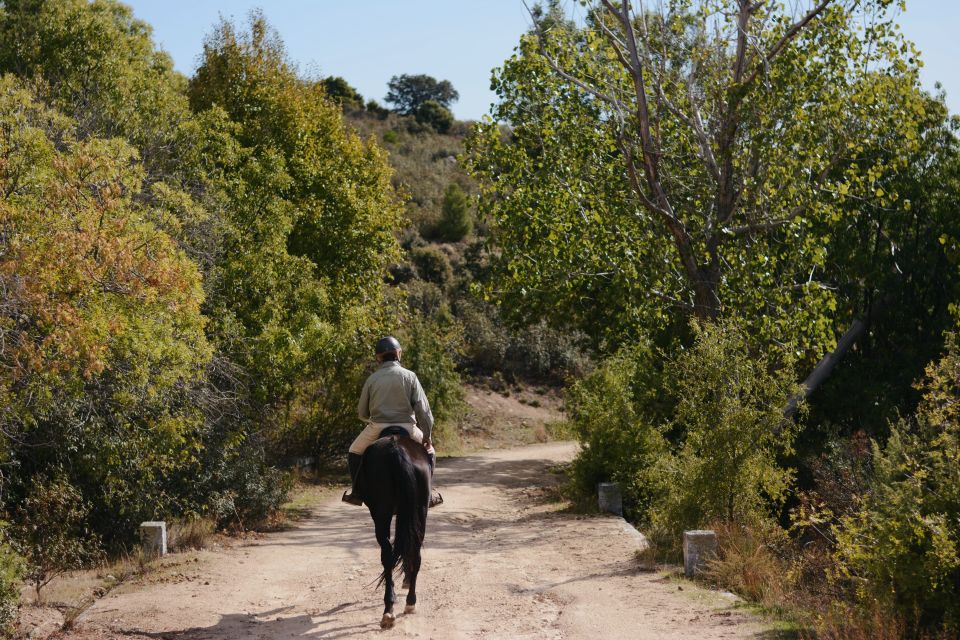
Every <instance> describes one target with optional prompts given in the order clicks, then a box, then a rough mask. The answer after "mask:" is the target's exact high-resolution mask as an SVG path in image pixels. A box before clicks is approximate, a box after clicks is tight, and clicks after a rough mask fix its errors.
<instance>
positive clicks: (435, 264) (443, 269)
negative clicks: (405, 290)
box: [410, 245, 453, 289]
mask: <svg viewBox="0 0 960 640" xmlns="http://www.w3.org/2000/svg"><path fill="white" fill-rule="evenodd" d="M410 260H411V261H412V262H413V264H414V265H415V266H416V267H417V273H418V274H419V275H420V278H422V279H423V280H426V281H427V282H432V283H433V284H435V285H437V286H438V287H440V288H441V289H446V288H448V287H449V286H450V285H451V284H452V283H453V268H452V267H451V266H450V258H448V257H447V255H446V254H445V253H444V252H443V251H442V250H440V248H439V247H436V246H432V245H429V246H426V247H417V248H416V249H414V250H413V251H411V252H410Z"/></svg>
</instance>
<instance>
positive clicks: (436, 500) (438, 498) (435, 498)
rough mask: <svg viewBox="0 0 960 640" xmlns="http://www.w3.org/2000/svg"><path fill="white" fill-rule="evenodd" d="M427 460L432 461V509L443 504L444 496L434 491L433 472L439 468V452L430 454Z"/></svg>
mask: <svg viewBox="0 0 960 640" xmlns="http://www.w3.org/2000/svg"><path fill="white" fill-rule="evenodd" d="M427 458H428V459H429V460H430V505H429V506H430V508H433V507H435V506H437V505H438V504H443V496H442V495H440V492H439V491H434V490H433V470H434V469H435V468H436V466H437V452H436V451H434V452H433V453H428V454H427Z"/></svg>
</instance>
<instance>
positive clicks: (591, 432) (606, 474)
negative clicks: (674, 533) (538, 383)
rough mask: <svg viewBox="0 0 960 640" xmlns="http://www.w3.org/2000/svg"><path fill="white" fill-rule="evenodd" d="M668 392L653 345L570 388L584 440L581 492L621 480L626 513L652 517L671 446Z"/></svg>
mask: <svg viewBox="0 0 960 640" xmlns="http://www.w3.org/2000/svg"><path fill="white" fill-rule="evenodd" d="M661 392H663V393H661ZM666 395H667V394H666V388H665V387H663V386H662V373H661V372H659V371H658V368H657V366H656V360H655V353H654V352H653V350H652V348H651V347H650V346H649V345H648V344H639V345H634V346H632V347H630V348H624V349H623V350H621V351H620V352H618V353H617V354H615V355H613V356H611V357H609V358H607V359H606V360H604V361H603V362H602V363H601V364H600V365H599V366H598V367H597V369H596V370H595V371H593V372H591V373H590V374H589V375H587V376H586V377H584V378H583V379H581V380H579V381H577V382H576V383H575V384H574V385H573V386H572V387H570V389H569V390H568V392H567V411H568V414H569V416H570V419H571V420H572V422H573V425H574V429H575V432H576V435H577V439H578V440H579V441H580V442H581V443H582V444H583V448H582V449H581V450H580V452H579V453H578V454H577V457H576V459H575V460H574V463H573V471H572V478H573V481H574V484H575V486H576V487H577V490H578V491H579V493H580V494H581V495H583V496H593V495H594V494H595V492H596V487H597V483H598V482H618V483H620V485H621V487H622V489H623V496H624V509H625V511H626V513H627V514H628V515H629V516H631V517H633V518H645V517H647V510H648V509H649V506H650V503H651V500H652V499H653V497H654V490H655V488H656V486H657V483H656V477H655V473H654V470H655V468H656V465H657V463H658V461H659V460H660V459H661V458H662V457H663V456H664V455H665V453H666V451H667V442H666V440H665V439H664V436H663V434H662V432H661V427H660V425H661V424H662V419H663V412H664V410H665V409H667V408H668V407H669V400H667V399H666V398H665V396H666Z"/></svg>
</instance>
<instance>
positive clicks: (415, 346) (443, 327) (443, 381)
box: [401, 288, 464, 446]
mask: <svg viewBox="0 0 960 640" xmlns="http://www.w3.org/2000/svg"><path fill="white" fill-rule="evenodd" d="M413 293H414V295H413V296H412V297H411V299H410V307H409V308H410V315H409V316H408V317H407V318H406V319H405V323H404V330H403V331H402V332H401V338H402V341H401V344H403V345H404V350H403V365H404V366H405V367H407V368H408V369H410V370H412V371H414V372H415V373H416V374H417V377H418V378H419V379H420V384H422V385H423V389H424V391H425V392H426V394H427V399H428V400H429V401H430V407H431V409H432V410H433V415H434V418H435V419H436V421H437V423H438V424H439V425H440V427H441V428H440V431H439V433H438V436H437V437H436V440H437V441H438V442H439V443H440V444H441V445H444V444H446V445H448V446H449V445H450V444H451V443H450V442H449V440H451V439H452V438H453V434H452V433H450V431H449V429H451V428H452V423H453V422H455V420H456V419H457V418H458V417H459V416H460V414H461V412H462V410H463V395H464V394H463V384H462V382H461V380H460V375H459V374H458V373H457V369H456V363H457V356H458V355H459V354H460V351H461V349H462V346H463V327H462V326H461V325H460V324H459V323H458V322H457V321H456V320H455V319H454V318H453V316H452V315H451V314H450V310H449V308H448V307H447V305H446V302H444V301H443V300H442V299H437V301H436V303H435V304H433V303H429V302H426V303H425V300H424V295H423V293H424V292H419V295H418V292H417V291H416V288H415V289H414V291H413ZM418 298H419V300H418ZM445 435H446V436H447V438H446V439H447V442H445V441H444V436H445ZM454 444H455V443H454Z"/></svg>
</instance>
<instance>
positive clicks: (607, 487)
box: [597, 482, 623, 516]
mask: <svg viewBox="0 0 960 640" xmlns="http://www.w3.org/2000/svg"><path fill="white" fill-rule="evenodd" d="M597 502H598V503H599V505H600V511H605V512H607V513H615V514H617V515H618V516H622V515H623V492H622V491H620V485H619V484H617V483H616V482H601V483H599V484H597Z"/></svg>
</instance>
